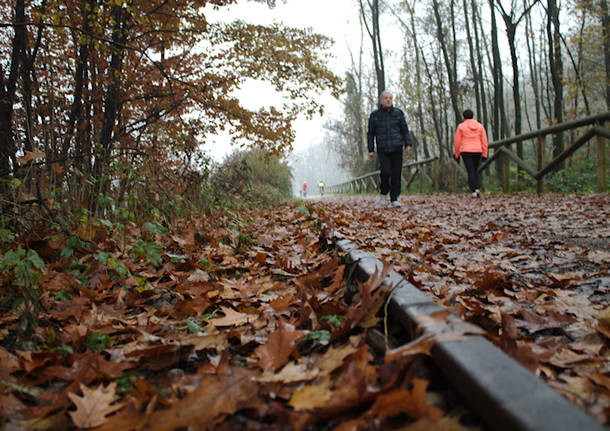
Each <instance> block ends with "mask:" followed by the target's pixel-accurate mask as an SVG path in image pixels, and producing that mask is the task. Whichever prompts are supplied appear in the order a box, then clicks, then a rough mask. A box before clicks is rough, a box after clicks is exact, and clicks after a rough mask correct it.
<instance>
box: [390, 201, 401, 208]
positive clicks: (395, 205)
mask: <svg viewBox="0 0 610 431" xmlns="http://www.w3.org/2000/svg"><path fill="white" fill-rule="evenodd" d="M390 205H392V208H398V207H401V206H402V205H400V202H398V201H392V203H391V204H390Z"/></svg>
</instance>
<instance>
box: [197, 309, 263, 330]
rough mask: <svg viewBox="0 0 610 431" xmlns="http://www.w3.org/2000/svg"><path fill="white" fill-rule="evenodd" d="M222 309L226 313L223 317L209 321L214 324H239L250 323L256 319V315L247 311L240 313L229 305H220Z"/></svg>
mask: <svg viewBox="0 0 610 431" xmlns="http://www.w3.org/2000/svg"><path fill="white" fill-rule="evenodd" d="M220 310H221V311H222V312H223V313H224V316H223V317H215V318H213V319H209V320H208V321H207V322H208V323H209V324H210V325H213V326H239V325H243V324H246V323H249V322H251V321H253V320H255V319H256V316H254V315H252V314H247V313H240V312H238V311H235V310H233V309H232V308H229V307H224V306H222V305H221V306H220Z"/></svg>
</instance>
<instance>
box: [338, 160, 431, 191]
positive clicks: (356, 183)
mask: <svg viewBox="0 0 610 431" xmlns="http://www.w3.org/2000/svg"><path fill="white" fill-rule="evenodd" d="M436 159H438V157H431V158H429V159H425V160H417V161H414V162H407V163H404V164H403V165H402V167H403V171H402V173H403V175H402V184H403V186H406V187H407V188H408V187H409V186H410V185H411V183H412V182H413V180H414V179H415V177H417V176H418V175H420V176H421V177H423V178H425V179H427V180H428V181H430V182H432V179H431V178H430V177H428V175H427V174H426V173H425V172H424V171H423V170H422V169H421V166H422V165H425V164H427V163H432V162H433V161H435V160H436ZM411 168H415V172H413V174H412V175H411V176H410V178H409V179H408V180H407V179H406V178H405V176H404V175H405V171H407V172H409V173H410V171H411ZM378 188H379V171H374V172H370V173H368V174H365V175H362V176H360V177H357V178H352V179H351V180H349V181H345V182H343V183H340V184H333V185H331V186H326V190H327V191H328V192H329V193H350V192H352V193H364V192H367V191H375V190H377V189H378Z"/></svg>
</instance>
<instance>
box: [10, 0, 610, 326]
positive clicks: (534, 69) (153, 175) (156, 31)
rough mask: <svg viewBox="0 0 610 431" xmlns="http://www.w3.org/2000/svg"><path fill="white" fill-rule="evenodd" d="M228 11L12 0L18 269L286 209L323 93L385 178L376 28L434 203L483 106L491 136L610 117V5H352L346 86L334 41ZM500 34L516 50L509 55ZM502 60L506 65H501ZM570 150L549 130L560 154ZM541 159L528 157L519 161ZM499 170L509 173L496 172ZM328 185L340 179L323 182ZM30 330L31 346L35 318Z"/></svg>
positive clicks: (574, 162)
mask: <svg viewBox="0 0 610 431" xmlns="http://www.w3.org/2000/svg"><path fill="white" fill-rule="evenodd" d="M233 3H236V1H233V0H214V1H207V0H198V1H192V2H180V1H177V2H166V1H161V0H159V1H152V2H150V1H143V0H114V1H98V0H72V1H65V0H64V1H56V0H50V1H49V0H41V1H35V2H25V1H24V0H15V1H13V2H10V3H3V6H2V7H1V8H0V23H1V25H0V33H1V34H2V37H0V177H1V178H0V196H1V197H2V200H1V203H0V206H1V208H2V213H1V217H0V241H1V246H2V251H3V252H4V251H7V250H11V251H15V252H16V253H17V254H16V255H15V256H17V257H16V258H17V259H18V260H19V261H20V262H22V263H23V264H24V265H26V264H27V265H30V266H32V265H33V266H32V268H36V267H37V266H38V263H39V262H38V260H37V258H36V256H35V255H29V254H28V253H30V252H32V251H33V250H31V246H32V244H37V243H40V242H41V241H42V242H44V241H46V240H47V239H48V238H51V237H52V236H53V235H60V237H61V238H63V239H62V241H65V242H66V243H65V244H64V245H65V246H67V247H68V249H70V248H71V247H74V246H83V244H86V243H87V242H88V241H92V240H94V239H95V237H96V234H97V233H98V231H99V230H104V229H105V228H109V227H112V228H117V227H118V228H121V229H128V227H129V226H132V225H140V224H142V223H144V222H153V223H160V224H162V225H164V226H172V225H173V224H174V223H175V222H176V220H179V219H188V217H189V216H190V215H192V214H197V215H199V214H201V213H204V214H209V215H213V214H214V213H215V212H218V211H220V212H222V211H224V210H226V209H227V208H236V207H240V206H244V205H252V204H260V203H262V204H273V203H278V202H281V201H282V200H285V199H289V198H290V197H291V196H292V190H291V189H292V188H293V187H294V185H292V186H291V181H293V180H296V181H302V180H304V179H303V178H294V177H293V175H294V172H293V171H291V167H290V160H288V159H287V158H286V155H287V154H288V153H289V152H290V150H291V145H292V141H293V139H294V131H293V129H292V122H293V121H294V119H296V118H297V117H298V116H299V115H305V116H313V115H316V114H319V113H320V112H322V111H323V106H321V105H320V102H319V100H318V99H317V98H316V95H318V94H320V93H321V92H324V91H330V92H332V93H333V94H334V95H335V96H336V97H340V98H341V100H342V101H343V106H344V107H345V112H344V118H343V119H341V120H338V121H335V122H331V123H329V124H328V126H327V128H328V133H327V142H326V143H325V146H326V147H327V148H330V147H332V148H334V149H336V150H338V152H339V153H340V155H341V157H342V160H341V164H342V166H343V167H344V168H345V169H346V170H347V171H349V172H351V173H352V174H358V173H361V172H365V171H368V170H374V169H375V168H376V167H375V166H372V165H371V162H370V161H368V162H365V157H364V155H365V151H364V145H365V143H364V138H365V136H364V135H365V129H366V120H367V115H368V112H370V111H371V110H372V109H373V107H374V106H375V104H376V101H377V98H378V95H379V93H380V92H381V91H382V90H383V89H385V88H386V82H389V80H390V77H389V76H387V75H388V74H387V72H386V69H385V67H386V66H385V64H386V63H385V62H384V55H383V53H384V48H383V46H384V45H383V41H384V39H383V28H381V27H380V25H379V23H380V17H381V16H385V17H386V18H387V17H388V16H391V17H392V19H394V21H395V22H397V23H398V24H399V25H401V26H402V27H403V28H404V31H405V32H404V34H405V39H404V41H405V45H404V57H403V60H402V61H403V67H402V68H401V71H400V76H399V79H398V81H396V82H393V86H397V88H399V89H400V91H396V93H397V97H396V104H397V105H398V106H401V107H403V108H404V109H405V112H406V114H407V118H408V121H409V124H410V125H411V130H412V134H413V137H414V140H415V141H416V153H417V154H418V157H421V156H422V155H423V156H431V155H436V156H438V157H439V162H438V164H436V166H435V167H434V168H433V170H435V171H434V172H430V173H429V174H430V175H429V176H431V177H434V178H435V179H436V185H437V190H441V191H443V190H448V184H449V175H450V174H449V173H450V172H451V169H447V166H448V164H449V166H450V167H451V163H453V160H452V159H451V157H450V154H451V143H452V131H453V129H454V127H455V125H456V123H457V122H458V121H459V120H460V112H461V110H462V107H463V106H466V105H468V106H472V107H474V108H475V111H476V115H477V117H478V118H479V119H481V121H482V122H483V123H484V124H485V125H486V127H487V129H488V131H489V136H490V138H491V139H500V138H504V137H507V136H511V135H515V134H519V133H521V132H523V131H525V130H528V129H535V128H538V127H540V126H543V125H545V124H554V123H557V122H561V121H565V120H568V119H570V118H578V117H581V116H585V115H589V114H592V113H595V112H600V111H605V110H606V109H607V108H608V104H609V100H610V96H609V94H610V92H609V90H608V88H609V87H608V85H607V83H608V79H607V76H608V75H607V74H608V73H609V71H610V67H607V64H608V62H609V60H608V59H609V58H610V57H609V55H608V39H607V37H606V35H607V31H606V30H607V28H608V12H607V7H606V2H605V0H600V1H599V2H567V3H565V4H562V5H558V4H556V2H555V1H554V0H548V1H547V2H539V1H535V2H527V1H526V2H524V3H518V2H515V1H513V2H511V3H510V5H507V4H505V3H500V2H495V1H493V0H489V1H488V2H479V1H476V0H471V1H470V2H467V1H463V2H462V3H459V2H456V1H450V2H445V3H443V4H440V3H438V2H436V1H435V0H432V1H431V2H429V3H428V6H430V7H428V8H424V7H419V4H418V7H417V8H416V7H415V3H414V2H412V1H411V2H409V1H407V2H405V1H401V2H397V1H390V0H388V1H383V2H382V1H378V0H371V1H367V2H364V1H361V0H358V1H355V2H354V7H355V8H359V9H358V10H359V11H360V16H361V24H362V27H361V28H362V42H363V43H362V44H361V45H360V47H359V50H358V52H353V62H352V66H351V68H350V69H349V70H348V71H347V72H346V75H345V79H341V78H340V77H338V76H336V75H335V74H334V73H333V72H332V71H331V70H329V69H328V67H327V62H326V59H327V58H328V56H329V55H331V54H332V41H331V40H329V39H328V38H327V37H324V36H321V35H317V34H314V33H312V32H311V31H310V30H307V29H306V30H303V29H295V28H286V27H283V26H281V25H278V24H273V25H270V26H261V25H253V24H249V23H247V22H244V21H235V22H232V23H226V24H214V23H210V22H208V21H206V13H205V12H206V7H215V8H222V7H226V6H228V5H230V4H233ZM263 3H267V5H268V7H271V8H272V7H274V4H273V2H269V1H267V2H263ZM384 14H385V15H384ZM500 18H501V19H500ZM559 18H561V20H560V19H559ZM502 24H504V27H502ZM509 30H510V31H509ZM502 31H504V32H505V35H506V36H508V38H507V41H508V42H507V44H506V43H504V42H500V38H499V34H500V33H501V32H502ZM506 48H508V50H509V54H510V56H508V55H507V53H506V52H500V49H506ZM600 52H601V53H603V54H604V55H603V56H600V55H599V53H600ZM371 53H372V54H373V55H372V56H371V55H370V54H371ZM509 57H510V59H509ZM368 65H370V67H369V66H368ZM246 79H261V80H264V81H267V82H269V83H270V84H272V85H273V86H274V88H275V89H276V90H277V91H279V92H280V93H281V94H283V95H284V96H285V98H286V103H285V104H284V105H283V106H279V107H274V106H269V107H264V108H261V109H260V110H256V111H254V110H249V109H247V108H245V107H243V106H242V105H241V104H240V101H239V100H238V99H236V98H235V97H234V96H233V91H234V90H236V89H238V88H239V87H240V85H241V84H242V83H243V82H244V81H245V80H246ZM392 79H394V78H392ZM522 108H523V109H522ZM221 131H225V132H226V131H228V132H229V133H230V134H231V136H232V137H233V139H234V141H235V142H237V143H239V144H240V145H242V150H243V151H236V152H235V153H234V154H232V155H230V156H229V157H228V158H227V159H226V161H225V162H224V163H223V164H222V165H220V166H219V165H215V164H214V163H212V161H211V160H210V159H209V158H208V157H206V155H205V152H204V151H205V147H206V146H211V145H215V140H214V136H215V134H217V133H218V132H221ZM564 135H565V136H564ZM574 138H575V136H573V135H571V134H568V133H566V134H556V135H554V136H553V138H552V141H553V142H552V145H553V154H557V153H558V152H561V151H562V149H563V148H565V145H566V143H567V142H569V141H570V140H573V139H574ZM589 150H590V149H589V148H588V147H585V148H584V149H583V150H581V151H579V152H577V153H576V154H575V155H574V156H573V157H572V158H571V159H569V160H568V161H567V163H568V165H569V166H570V169H567V170H566V169H564V170H560V172H559V174H558V175H559V176H560V181H556V183H555V184H559V189H562V188H563V189H565V190H570V189H571V188H573V187H574V185H575V184H576V183H578V184H579V187H581V190H584V191H586V190H587V182H586V181H583V178H585V179H586V178H588V177H587V176H586V175H587V174H589V173H590V172H591V164H592V157H591V153H592V151H589ZM533 151H534V149H532V148H529V147H524V148H517V154H520V155H521V156H522V157H523V158H525V159H528V158H533V157H534V156H535V154H534V153H533ZM315 155H316V157H309V156H307V155H306V156H305V158H306V159H309V160H308V163H319V162H320V160H322V159H323V158H324V155H325V153H324V152H323V151H321V152H318V153H316V154H315ZM550 156H551V155H550V154H549V157H550ZM321 158H322V159H321ZM295 166H296V164H293V167H295ZM503 166H504V165H503V164H502V163H501V160H499V161H498V163H497V164H496V165H495V166H494V167H492V170H491V173H492V175H493V174H494V173H495V174H496V175H498V174H499V173H500V172H501V170H502V168H503ZM512 168H513V167H512V166H511V169H512ZM560 168H561V167H560ZM303 172H305V171H303ZM335 173H336V172H335ZM566 173H567V174H566ZM311 175H319V173H318V172H311ZM318 179H324V180H325V181H326V184H327V185H330V183H331V181H332V180H331V179H330V178H314V179H313V181H317V180H318ZM307 181H312V178H309V177H307ZM548 184H549V185H553V182H552V181H549V182H548ZM311 186H312V188H311V189H310V190H312V191H315V185H314V184H311ZM522 186H523V184H522ZM525 186H527V184H525ZM560 191H561V190H560ZM27 262H29V263H27ZM27 265H26V266H27ZM22 284H24V285H25V286H28V285H30V283H22ZM22 287H23V286H22ZM25 290H26V291H27V289H25ZM30 293H31V292H30ZM30 293H28V292H26V297H27V295H29V294H30ZM30 299H31V300H32V303H35V302H36V301H35V298H30ZM26 314H27V313H26ZM34 314H35V313H34ZM24 325H25V326H24V327H23V328H22V334H27V333H28V325H29V323H28V322H25V323H24Z"/></svg>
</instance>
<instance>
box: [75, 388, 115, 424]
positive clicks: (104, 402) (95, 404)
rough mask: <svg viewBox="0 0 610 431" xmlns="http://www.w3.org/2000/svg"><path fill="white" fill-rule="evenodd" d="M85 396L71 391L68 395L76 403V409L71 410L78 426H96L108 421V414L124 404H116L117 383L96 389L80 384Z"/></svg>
mask: <svg viewBox="0 0 610 431" xmlns="http://www.w3.org/2000/svg"><path fill="white" fill-rule="evenodd" d="M80 388H81V391H82V393H83V396H79V395H76V394H74V393H70V394H69V395H68V397H70V399H71V400H72V402H73V403H74V404H75V405H76V411H73V412H69V413H70V417H71V418H72V421H73V422H74V425H76V426H77V427H78V428H94V427H97V426H100V425H103V424H104V423H105V422H107V421H108V418H107V416H108V415H109V414H111V413H113V412H115V411H117V410H119V409H121V408H122V407H123V404H120V403H119V404H114V405H113V403H114V402H115V401H116V400H117V396H116V392H115V391H116V383H115V382H113V383H110V384H109V385H108V386H107V387H104V386H103V385H100V386H98V387H97V388H96V389H89V388H88V387H86V386H85V385H83V384H81V385H80Z"/></svg>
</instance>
